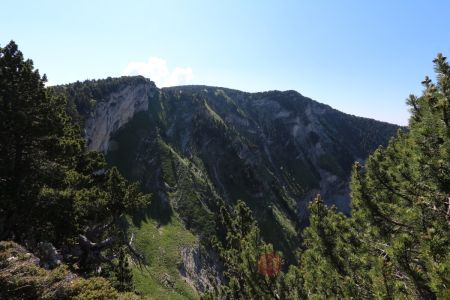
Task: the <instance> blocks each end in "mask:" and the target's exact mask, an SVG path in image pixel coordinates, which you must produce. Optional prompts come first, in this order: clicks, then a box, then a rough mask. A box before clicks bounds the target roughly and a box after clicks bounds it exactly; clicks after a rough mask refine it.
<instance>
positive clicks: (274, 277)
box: [205, 201, 283, 299]
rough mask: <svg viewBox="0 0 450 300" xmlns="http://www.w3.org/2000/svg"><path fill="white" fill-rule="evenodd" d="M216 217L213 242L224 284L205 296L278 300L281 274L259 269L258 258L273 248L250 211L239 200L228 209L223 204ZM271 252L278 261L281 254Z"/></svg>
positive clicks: (279, 271) (269, 252)
mask: <svg viewBox="0 0 450 300" xmlns="http://www.w3.org/2000/svg"><path fill="white" fill-rule="evenodd" d="M218 218H219V220H218V228H217V235H218V238H214V239H213V241H212V244H213V247H214V248H215V249H216V251H217V252H218V253H219V256H220V258H221V260H222V262H223V264H224V267H225V272H224V275H225V277H226V280H227V283H226V284H224V285H222V286H220V288H219V289H218V290H217V291H215V294H210V295H205V298H208V297H213V296H214V297H225V298H227V299H271V298H275V299H277V298H278V297H279V294H280V293H281V290H280V287H281V285H282V279H283V274H282V273H281V270H278V271H277V272H275V273H274V274H268V273H264V272H262V271H261V268H260V267H261V265H260V263H261V262H260V260H261V257H263V256H265V255H266V254H272V253H274V250H273V247H272V245H270V244H266V243H264V241H263V240H262V239H261V236H260V232H259V229H258V226H257V224H256V222H255V220H254V218H253V217H252V213H251V210H250V209H249V208H248V207H247V206H246V205H245V203H244V202H242V201H238V202H237V204H236V205H235V206H234V207H233V208H232V209H231V210H229V209H228V208H227V207H226V206H225V205H222V206H221V208H220V214H219V217H218ZM274 255H276V257H278V258H279V262H280V263H281V256H279V255H280V254H274Z"/></svg>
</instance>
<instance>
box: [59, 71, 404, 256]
mask: <svg viewBox="0 0 450 300" xmlns="http://www.w3.org/2000/svg"><path fill="white" fill-rule="evenodd" d="M98 87H101V88H100V89H99V88H98ZM59 89H60V91H63V92H65V93H66V94H67V95H69V100H70V102H71V103H75V105H76V106H77V107H78V112H79V115H80V116H81V119H84V120H85V121H84V124H85V128H86V138H87V140H88V141H89V145H90V147H91V149H93V150H100V151H104V152H106V153H107V156H108V159H109V161H110V162H111V163H112V164H115V165H117V166H118V167H119V168H120V170H121V171H122V172H123V173H124V174H125V175H126V176H128V177H129V178H130V179H135V180H139V181H140V182H141V183H142V185H143V187H144V188H145V189H146V190H147V191H150V192H152V193H153V194H154V195H155V196H156V198H157V201H155V202H154V204H153V207H152V208H150V209H149V211H148V215H150V216H152V217H153V218H155V219H156V220H158V222H159V223H160V224H162V225H164V224H165V223H168V222H170V220H171V218H172V217H174V216H175V217H178V216H179V217H180V218H181V219H182V220H183V223H184V224H185V226H186V228H188V229H190V230H192V231H193V232H194V233H196V234H197V235H198V236H199V237H200V238H201V239H208V238H209V236H210V235H211V234H212V232H213V230H214V212H215V211H216V209H217V205H218V203H219V202H220V201H221V200H224V201H226V202H229V203H234V202H235V201H236V200H237V199H242V200H244V201H245V202H246V203H247V204H248V205H249V206H250V207H251V209H252V211H253V212H254V215H255V217H256V219H257V220H258V222H259V225H260V227H261V229H262V233H263V235H264V238H265V239H266V240H267V241H268V242H272V243H274V245H275V247H276V248H277V249H279V250H282V251H283V252H284V253H285V255H286V258H287V259H288V260H293V259H294V252H295V249H297V247H298V245H299V240H298V237H297V232H298V231H297V230H296V229H297V228H300V227H303V226H305V225H306V224H307V210H306V205H307V203H308V202H309V201H310V200H311V198H312V197H313V196H314V195H315V194H316V193H318V192H320V193H321V194H322V195H323V196H324V198H325V199H327V201H328V202H329V203H334V204H336V205H337V206H338V207H339V208H340V209H341V210H342V211H344V212H348V209H349V208H348V187H347V186H348V178H349V175H350V169H351V165H352V163H353V162H354V161H356V160H364V159H365V158H366V157H367V155H368V154H369V153H370V152H372V151H373V150H374V149H376V148H377V147H378V146H379V145H384V144H386V143H387V141H388V139H389V138H390V137H391V136H393V135H394V134H395V132H396V131H397V130H398V129H399V127H398V126H395V125H391V124H387V123H383V122H378V121H375V120H370V119H365V118H359V117H355V116H351V115H347V114H344V113H341V112H339V111H336V110H334V109H332V108H330V107H329V106H326V105H323V104H320V103H317V102H315V101H313V100H311V99H309V98H306V97H304V96H302V95H301V94H299V93H297V92H295V91H285V92H280V91H270V92H263V93H245V92H241V91H236V90H230V89H224V88H216V87H207V86H182V87H173V88H166V89H157V88H156V87H155V85H154V84H153V83H152V82H151V81H149V80H147V79H144V78H142V77H123V78H118V79H107V80H105V81H88V82H85V83H77V84H74V85H68V86H63V87H59ZM83 89H84V90H83ZM86 90H87V92H86ZM86 94H87V95H88V96H86ZM83 99H84V100H83ZM86 99H88V100H86ZM86 103H87V104H89V105H86ZM80 107H81V108H83V107H84V108H83V109H80ZM86 107H87V108H86Z"/></svg>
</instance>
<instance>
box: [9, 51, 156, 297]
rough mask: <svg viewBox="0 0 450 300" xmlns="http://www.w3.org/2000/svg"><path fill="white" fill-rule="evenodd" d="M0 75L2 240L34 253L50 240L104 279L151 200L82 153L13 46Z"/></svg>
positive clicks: (63, 116)
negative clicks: (131, 221)
mask: <svg viewBox="0 0 450 300" xmlns="http://www.w3.org/2000/svg"><path fill="white" fill-rule="evenodd" d="M0 74H1V77H0V140H1V141H2V142H1V143H0V191H1V193H0V203H1V205H0V238H1V239H5V238H10V239H14V240H16V241H19V242H26V243H27V245H28V246H29V247H31V248H32V249H33V250H35V249H36V247H37V246H38V244H39V242H41V241H45V242H50V243H52V244H53V245H55V246H56V247H57V248H58V249H63V251H62V252H63V253H62V254H64V255H67V257H70V263H71V264H72V266H73V267H75V268H76V269H77V270H78V272H80V273H82V274H84V275H103V274H100V272H99V271H98V270H100V268H99V267H100V266H103V265H105V264H107V265H111V264H114V263H113V261H114V257H116V256H118V255H119V256H120V254H121V252H120V251H119V250H120V249H122V246H127V248H128V249H131V247H130V246H129V244H128V233H127V227H126V218H125V215H126V214H131V213H133V212H135V211H136V210H138V209H140V208H142V207H145V206H146V205H148V204H149V202H150V197H149V196H148V195H144V194H142V193H141V192H140V190H139V187H138V185H137V184H134V183H133V184H130V183H128V182H127V181H126V180H125V179H124V178H123V176H122V175H121V174H120V173H119V172H118V170H117V169H116V168H111V169H108V168H107V166H106V162H105V159H104V157H103V155H101V154H99V153H93V152H88V151H87V149H86V145H85V142H84V140H83V139H82V137H81V134H80V130H79V128H78V127H77V126H76V125H74V124H73V119H71V118H70V117H69V115H68V114H67V112H66V107H67V106H66V105H67V103H66V101H65V98H64V97H62V96H56V95H55V93H54V92H53V91H50V90H47V89H45V87H44V83H45V81H46V79H45V76H43V77H41V76H40V75H39V72H38V71H35V70H34V69H33V63H32V61H31V60H26V61H25V60H24V58H23V55H22V53H21V52H20V51H19V50H18V48H17V45H16V44H15V43H14V42H10V43H9V44H8V45H7V46H6V47H4V48H0ZM131 252H132V251H131ZM106 257H108V259H106ZM119 258H120V257H119ZM105 261H106V263H105ZM119 263H120V259H119ZM123 263H124V262H123V261H122V266H123ZM121 280H122V281H124V280H125V279H124V278H122V279H121ZM128 281H129V279H128ZM91 283H92V284H95V282H91ZM91 283H88V282H86V284H91ZM80 284H81V283H80ZM83 284H84V283H83ZM98 284H100V285H103V283H102V281H101V280H100V281H98ZM99 289H101V286H99ZM113 291H114V290H113ZM82 297H84V298H83V299H87V298H89V297H91V298H92V299H97V298H98V297H97V296H96V294H95V293H94V294H92V295H90V296H89V295H85V296H82ZM106 298H108V297H106Z"/></svg>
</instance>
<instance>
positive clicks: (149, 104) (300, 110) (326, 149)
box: [0, 42, 450, 299]
mask: <svg viewBox="0 0 450 300" xmlns="http://www.w3.org/2000/svg"><path fill="white" fill-rule="evenodd" d="M434 64H435V70H436V74H437V81H436V83H433V82H432V81H431V80H430V79H429V78H428V77H426V79H425V80H424V81H423V86H424V91H423V94H422V95H421V96H414V95H411V96H410V97H409V98H408V100H407V103H408V105H409V106H410V109H411V117H410V120H409V125H408V128H407V129H406V130H405V129H403V128H401V127H398V126H394V125H391V124H387V123H382V122H377V121H374V120H369V119H364V118H359V117H355V116H350V115H346V114H343V113H341V112H338V111H336V110H333V109H332V108H330V107H328V106H326V105H323V104H319V103H317V102H315V101H313V100H311V99H309V98H306V97H304V96H302V95H300V94H299V93H297V92H295V91H285V92H279V91H270V92H264V93H245V92H241V91H236V90H230V89H224V88H217V87H207V86H184V87H172V88H166V89H158V88H157V87H156V86H155V85H154V83H153V82H151V81H150V80H148V79H145V78H143V77H122V78H108V79H106V80H90V81H85V82H77V83H73V84H68V85H62V86H57V87H52V88H46V87H45V81H46V78H45V75H44V76H41V75H40V74H39V72H38V71H37V70H35V69H34V67H33V63H32V61H31V60H25V59H24V57H23V55H22V53H21V52H20V51H19V50H18V47H17V45H16V44H15V43H14V42H10V43H9V44H8V45H6V46H5V47H2V48H0V141H1V142H0V192H1V193H0V204H1V205H0V240H2V242H0V297H2V298H7V299H115V298H116V299H138V298H141V297H142V298H144V297H152V298H156V299H197V298H200V297H202V298H205V299H328V298H332V299H334V298H338V299H341V298H343V299H350V298H358V299H448V297H450V250H449V249H450V230H449V229H450V228H449V227H450V190H449V189H450V67H449V64H448V62H447V61H446V58H445V57H444V56H442V55H441V54H439V55H438V56H437V58H436V59H435V60H434ZM133 182H139V184H138V183H133ZM318 194H319V195H318ZM19 244H20V245H19Z"/></svg>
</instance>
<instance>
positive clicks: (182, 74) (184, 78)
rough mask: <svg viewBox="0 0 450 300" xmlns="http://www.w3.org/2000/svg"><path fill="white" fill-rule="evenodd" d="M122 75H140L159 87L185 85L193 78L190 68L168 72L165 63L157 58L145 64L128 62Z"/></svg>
mask: <svg viewBox="0 0 450 300" xmlns="http://www.w3.org/2000/svg"><path fill="white" fill-rule="evenodd" d="M123 75H128V76H130V75H142V76H144V77H147V78H150V79H151V80H153V81H154V82H155V83H156V85H157V86H159V87H166V86H174V85H181V84H187V83H189V82H190V81H192V79H193V77H194V74H193V72H192V69H191V68H182V67H175V68H174V69H173V70H170V68H169V66H168V64H167V61H166V60H164V59H162V58H159V57H150V58H149V59H148V61H146V62H142V61H141V62H140V61H132V62H129V63H128V65H127V66H126V67H125V69H124V70H123Z"/></svg>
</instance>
